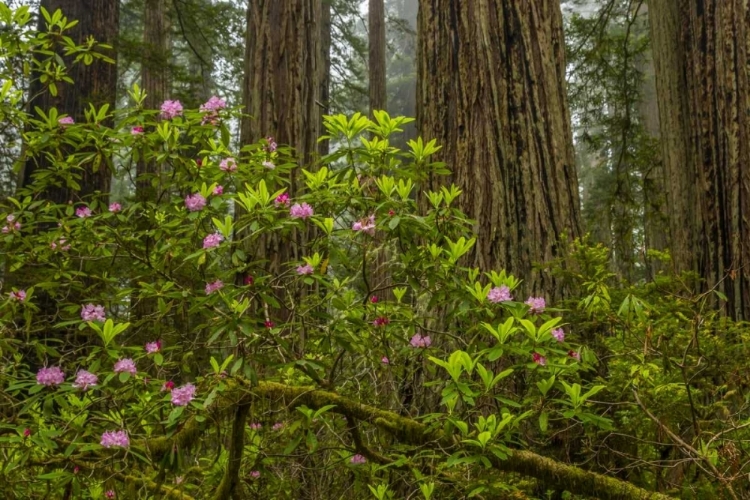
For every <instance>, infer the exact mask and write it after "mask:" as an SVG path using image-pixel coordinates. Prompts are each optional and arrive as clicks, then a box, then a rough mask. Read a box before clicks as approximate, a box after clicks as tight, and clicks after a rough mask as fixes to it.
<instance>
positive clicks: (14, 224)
mask: <svg viewBox="0 0 750 500" xmlns="http://www.w3.org/2000/svg"><path fill="white" fill-rule="evenodd" d="M5 220H6V221H8V224H7V225H5V226H3V229H2V232H3V233H5V234H7V233H9V232H11V231H13V230H14V229H15V230H16V231H18V230H19V229H21V223H20V222H18V221H16V216H15V215H12V214H11V215H9V216H7V217H6V218H5Z"/></svg>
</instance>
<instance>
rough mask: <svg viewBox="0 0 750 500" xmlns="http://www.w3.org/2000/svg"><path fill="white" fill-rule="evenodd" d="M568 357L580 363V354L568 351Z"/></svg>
mask: <svg viewBox="0 0 750 500" xmlns="http://www.w3.org/2000/svg"><path fill="white" fill-rule="evenodd" d="M568 356H570V357H571V358H573V359H575V360H576V361H581V353H580V352H576V351H568Z"/></svg>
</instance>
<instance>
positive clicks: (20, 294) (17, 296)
mask: <svg viewBox="0 0 750 500" xmlns="http://www.w3.org/2000/svg"><path fill="white" fill-rule="evenodd" d="M8 296H9V297H10V298H11V299H13V300H17V301H18V302H23V301H24V300H26V290H18V291H17V292H10V293H9V294H8Z"/></svg>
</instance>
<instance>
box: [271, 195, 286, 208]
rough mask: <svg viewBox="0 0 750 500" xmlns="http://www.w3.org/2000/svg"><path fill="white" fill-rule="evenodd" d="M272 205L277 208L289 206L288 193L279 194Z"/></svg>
mask: <svg viewBox="0 0 750 500" xmlns="http://www.w3.org/2000/svg"><path fill="white" fill-rule="evenodd" d="M273 204H274V205H276V206H277V207H278V206H279V205H288V204H289V194H288V193H281V194H280V195H278V196H277V197H276V199H275V200H273Z"/></svg>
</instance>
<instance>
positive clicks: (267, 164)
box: [262, 161, 276, 170]
mask: <svg viewBox="0 0 750 500" xmlns="http://www.w3.org/2000/svg"><path fill="white" fill-rule="evenodd" d="M262 165H263V166H264V167H266V168H267V169H268V170H273V169H275V168H276V165H275V164H274V163H273V162H272V161H264V162H263V163H262Z"/></svg>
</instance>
